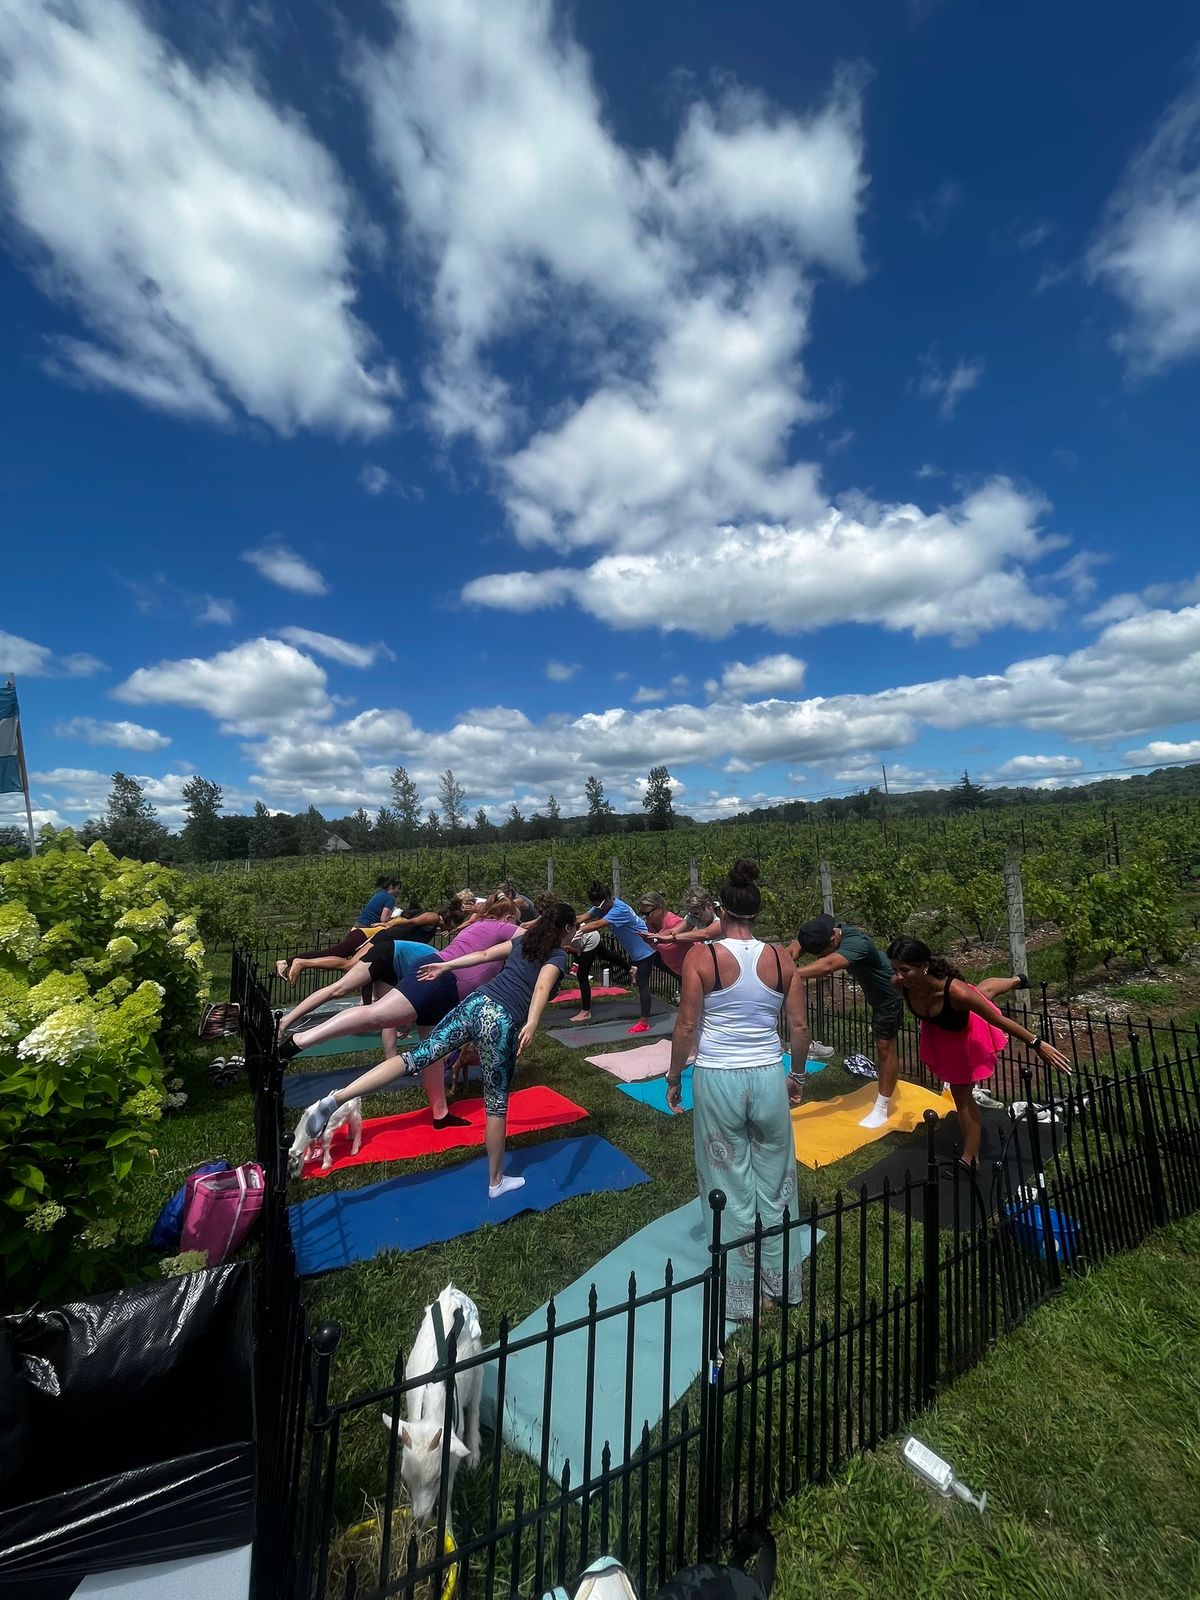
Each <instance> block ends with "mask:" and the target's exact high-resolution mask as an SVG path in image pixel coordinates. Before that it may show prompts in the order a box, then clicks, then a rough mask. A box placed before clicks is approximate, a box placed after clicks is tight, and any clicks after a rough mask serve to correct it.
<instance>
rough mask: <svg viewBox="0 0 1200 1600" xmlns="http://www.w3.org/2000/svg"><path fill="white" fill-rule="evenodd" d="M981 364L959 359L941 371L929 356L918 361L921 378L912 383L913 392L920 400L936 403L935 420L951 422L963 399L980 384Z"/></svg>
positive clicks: (981, 378)
mask: <svg viewBox="0 0 1200 1600" xmlns="http://www.w3.org/2000/svg"><path fill="white" fill-rule="evenodd" d="M984 370H985V369H984V363H983V361H982V360H979V359H976V360H967V359H966V358H962V359H960V360H958V361H956V362H955V363H954V365H953V366H952V367H943V366H942V365H941V364H940V362H939V361H938V360H937V358H936V357H935V356H934V355H932V354H926V355H924V356H922V357H921V375H920V377H919V378H917V379H916V380H915V384H914V387H915V392H916V393H917V394H919V395H920V396H921V398H922V400H936V401H937V411H938V417H939V418H940V420H941V421H942V422H951V421H952V420H953V418H954V414H955V412H956V411H957V410H958V407H959V402H960V401H961V400H962V399H963V398H964V396H966V395H968V394H970V393H971V391H972V390H973V389H978V387H979V385H980V384H981V383H982V382H983V374H984Z"/></svg>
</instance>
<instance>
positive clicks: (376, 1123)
mask: <svg viewBox="0 0 1200 1600" xmlns="http://www.w3.org/2000/svg"><path fill="white" fill-rule="evenodd" d="M450 1109H451V1110H452V1111H453V1112H454V1114H455V1116H457V1117H466V1118H467V1120H468V1122H469V1124H470V1126H469V1127H466V1128H435V1127H434V1125H433V1112H432V1111H430V1109H429V1107H428V1106H424V1107H423V1108H422V1109H421V1110H420V1111H406V1112H404V1113H403V1115H401V1116H398V1117H372V1118H371V1119H370V1120H369V1121H366V1122H364V1123H363V1125H362V1146H361V1148H360V1149H359V1152H358V1154H357V1155H356V1156H352V1155H351V1154H350V1134H349V1132H348V1130H347V1129H345V1128H339V1129H338V1130H337V1132H336V1133H335V1134H334V1136H333V1145H332V1154H333V1165H332V1166H331V1167H330V1169H329V1172H340V1171H341V1170H342V1168H343V1167H359V1166H362V1165H363V1164H364V1162H367V1161H409V1160H411V1159H412V1158H413V1156H425V1155H429V1154H430V1153H431V1152H434V1151H438V1150H458V1149H462V1148H464V1147H466V1146H469V1145H481V1144H482V1143H483V1125H484V1118H485V1116H486V1115H487V1113H486V1111H485V1110H484V1106H483V1101H482V1100H460V1101H458V1103H457V1104H455V1105H453V1106H451V1108H450ZM587 1115H588V1113H587V1112H586V1111H585V1110H584V1108H583V1107H582V1106H577V1105H576V1104H575V1102H574V1100H568V1099H567V1097H566V1095H564V1094H559V1093H558V1092H557V1090H554V1089H545V1088H543V1087H542V1086H541V1085H540V1084H535V1085H534V1087H533V1088H531V1089H518V1090H517V1092H516V1094H514V1095H510V1096H509V1101H508V1136H509V1138H510V1139H511V1138H512V1137H513V1135H514V1134H518V1133H536V1132H537V1131H538V1130H539V1129H540V1128H558V1127H561V1126H562V1125H563V1124H564V1123H567V1122H579V1121H580V1120H581V1119H582V1118H584V1117H586V1116H587ZM329 1172H322V1171H321V1156H320V1153H319V1152H318V1154H317V1158H316V1160H315V1161H306V1162H305V1164H304V1173H303V1176H304V1177H306V1178H327V1177H328V1176H329Z"/></svg>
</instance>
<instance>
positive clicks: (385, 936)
mask: <svg viewBox="0 0 1200 1600" xmlns="http://www.w3.org/2000/svg"><path fill="white" fill-rule="evenodd" d="M441 926H442V917H441V914H440V913H439V912H437V911H418V910H416V909H415V908H414V909H412V910H410V911H409V912H408V914H407V916H406V915H405V914H404V913H403V912H402V913H400V914H399V915H396V916H392V917H389V918H388V920H387V921H386V922H385V923H384V925H383V927H382V928H378V929H376V930H375V931H374V932H371V931H370V930H368V929H363V928H353V929H351V931H350V932H349V933H348V934H347V935H346V937H345V938H344V939H340V940H339V941H338V942H337V944H332V945H330V946H329V947H328V949H325V950H305V951H302V952H301V953H300V955H298V956H293V957H292V959H291V961H277V962H276V963H275V971H276V973H277V974H278V976H279V977H281V978H286V979H287V981H288V983H293V984H294V983H295V981H296V979H297V978H298V977H299V976H300V974H301V973H302V972H309V971H312V970H314V969H315V970H317V971H325V972H348V971H349V970H350V968H351V967H352V966H353V965H354V963H355V962H356V961H358V960H361V959H365V956H364V955H363V952H364V951H366V949H367V946H368V945H370V946H371V947H372V948H373V949H379V948H380V947H381V946H382V945H384V944H388V943H390V942H391V941H392V940H393V939H415V940H417V941H419V942H421V943H427V942H428V940H429V939H430V937H431V936H432V935H433V934H434V933H436V932H437V930H438V929H439V928H440V927H441Z"/></svg>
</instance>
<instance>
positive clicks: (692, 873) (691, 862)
mask: <svg viewBox="0 0 1200 1600" xmlns="http://www.w3.org/2000/svg"><path fill="white" fill-rule="evenodd" d="M688 878H689V880H690V882H691V885H692V888H693V889H696V888H698V887H699V885H700V868H699V867H698V866H697V865H696V858H695V856H691V857H689V859H688Z"/></svg>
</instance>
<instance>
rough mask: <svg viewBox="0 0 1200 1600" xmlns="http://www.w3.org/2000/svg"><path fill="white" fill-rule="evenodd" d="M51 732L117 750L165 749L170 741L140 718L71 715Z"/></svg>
mask: <svg viewBox="0 0 1200 1600" xmlns="http://www.w3.org/2000/svg"><path fill="white" fill-rule="evenodd" d="M54 732H55V733H56V735H57V736H58V737H59V738H60V739H84V740H86V741H87V743H88V744H99V745H110V746H112V747H113V748H115V749H117V750H144V751H151V750H165V749H166V748H167V746H168V745H169V744H170V742H171V741H170V739H168V738H167V736H166V734H165V733H159V732H158V731H157V730H156V729H154V728H144V727H143V726H142V725H141V723H140V722H99V721H97V719H96V718H95V717H71V718H70V719H69V720H68V721H66V722H60V723H58V724H57V725H56V726H55V729H54Z"/></svg>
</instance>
